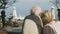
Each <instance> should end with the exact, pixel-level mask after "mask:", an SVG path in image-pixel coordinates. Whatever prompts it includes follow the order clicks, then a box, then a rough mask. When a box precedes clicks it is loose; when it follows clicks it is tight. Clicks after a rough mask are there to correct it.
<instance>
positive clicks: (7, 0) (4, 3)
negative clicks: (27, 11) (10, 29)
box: [0, 0, 16, 27]
mask: <svg viewBox="0 0 60 34" xmlns="http://www.w3.org/2000/svg"><path fill="white" fill-rule="evenodd" d="M15 2H16V0H0V9H3V10H2V11H1V17H2V23H3V27H4V25H5V9H6V8H8V7H9V6H11V5H12V4H13V3H15Z"/></svg>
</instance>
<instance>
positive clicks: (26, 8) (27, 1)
mask: <svg viewBox="0 0 60 34" xmlns="http://www.w3.org/2000/svg"><path fill="white" fill-rule="evenodd" d="M36 5H37V6H39V7H40V8H41V9H42V10H51V7H52V3H51V2H50V0H18V1H17V2H16V3H14V4H13V5H12V6H11V7H9V8H8V9H6V15H7V16H10V14H11V13H12V11H13V7H16V11H17V15H18V16H19V15H21V16H27V15H29V14H30V10H31V8H32V7H33V6H36ZM55 11H56V10H55ZM56 15H57V13H56Z"/></svg>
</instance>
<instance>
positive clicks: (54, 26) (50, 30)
mask: <svg viewBox="0 0 60 34" xmlns="http://www.w3.org/2000/svg"><path fill="white" fill-rule="evenodd" d="M22 34H60V22H59V21H55V20H54V19H53V15H52V14H51V12H48V11H44V12H42V11H41V8H39V6H34V7H32V9H31V14H30V15H29V16H26V17H25V19H24V22H23V27H22Z"/></svg>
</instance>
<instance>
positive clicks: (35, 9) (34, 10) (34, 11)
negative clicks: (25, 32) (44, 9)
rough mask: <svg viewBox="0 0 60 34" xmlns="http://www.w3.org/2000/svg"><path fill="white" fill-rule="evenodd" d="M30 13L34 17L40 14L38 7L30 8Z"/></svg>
mask: <svg viewBox="0 0 60 34" xmlns="http://www.w3.org/2000/svg"><path fill="white" fill-rule="evenodd" d="M32 12H33V14H34V15H36V16H39V14H40V13H41V8H40V7H39V6H34V7H32Z"/></svg>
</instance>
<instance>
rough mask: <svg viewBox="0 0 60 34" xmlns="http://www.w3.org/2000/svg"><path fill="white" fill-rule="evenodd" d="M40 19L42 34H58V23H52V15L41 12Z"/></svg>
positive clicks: (59, 23) (59, 27) (59, 31)
mask: <svg viewBox="0 0 60 34" xmlns="http://www.w3.org/2000/svg"><path fill="white" fill-rule="evenodd" d="M41 19H42V22H43V24H44V27H43V34H60V22H59V21H54V20H53V15H52V14H51V13H50V12H48V11H45V12H43V13H42V14H41Z"/></svg>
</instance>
